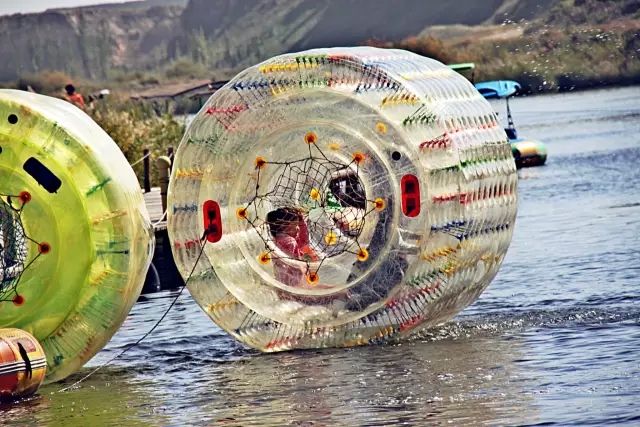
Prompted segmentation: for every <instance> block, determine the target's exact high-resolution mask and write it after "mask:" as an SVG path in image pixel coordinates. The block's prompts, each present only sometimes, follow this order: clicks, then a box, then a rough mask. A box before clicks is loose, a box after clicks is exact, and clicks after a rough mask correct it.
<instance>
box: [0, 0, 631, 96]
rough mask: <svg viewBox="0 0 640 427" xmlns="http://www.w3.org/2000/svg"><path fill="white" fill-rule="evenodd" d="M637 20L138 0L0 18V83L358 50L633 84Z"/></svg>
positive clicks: (454, 9)
mask: <svg viewBox="0 0 640 427" xmlns="http://www.w3.org/2000/svg"><path fill="white" fill-rule="evenodd" d="M639 22H640V0H484V1H482V2H480V1H476V0H459V1H456V2H443V1H441V0H394V1H391V0H348V1H347V0H242V1H240V0H146V1H137V2H131V3H126V4H110V5H103V6H92V7H84V8H77V9H57V10H50V11H47V12H44V13H41V14H30V15H13V16H5V17H0V40H2V41H4V43H0V54H2V55H3V57H5V58H11V61H4V62H2V63H0V82H9V81H15V80H16V79H18V78H19V77H25V76H26V77H29V75H34V74H42V73H43V72H45V71H47V70H54V71H62V72H63V73H65V74H67V75H69V76H72V77H75V78H83V79H85V80H92V81H106V80H108V81H111V82H117V84H128V85H130V86H131V85H132V86H134V87H138V88H139V87H140V86H146V85H149V84H151V85H153V84H158V83H160V82H164V81H166V80H167V79H169V80H184V79H202V78H213V76H214V75H215V76H216V77H217V78H224V77H226V76H228V75H229V74H230V73H231V74H233V71H234V70H238V69H239V68H242V67H246V66H249V65H252V64H255V63H256V62H259V61H262V60H264V59H266V58H269V57H271V56H274V55H277V54H280V53H284V52H292V51H298V50H304V49H309V48H314V47H321V46H345V45H361V44H367V43H368V44H375V45H379V46H399V47H402V48H406V49H410V50H416V51H417V52H419V53H422V54H427V55H432V56H434V57H436V58H439V59H441V60H442V61H445V62H456V61H474V62H477V63H478V64H479V65H480V66H481V67H480V70H479V72H480V75H482V76H485V77H487V76H493V77H509V76H512V77H514V78H515V77H518V78H520V79H524V80H526V81H530V82H531V85H535V84H538V83H541V84H542V83H544V82H545V81H547V80H549V81H557V80H558V79H559V78H560V77H562V76H564V77H566V78H565V81H569V82H570V83H571V82H573V81H574V80H575V76H576V75H582V76H583V77H584V76H588V78H589V79H591V80H589V81H592V80H593V79H595V80H593V81H595V82H596V83H595V84H597V81H598V76H600V75H603V76H605V77H606V79H609V81H614V80H616V79H617V78H618V77H620V76H623V77H624V79H626V80H625V81H627V80H629V79H631V80H632V81H634V80H633V79H635V77H634V76H635V75H636V70H637V68H638V66H637V65H636V64H637V63H638V62H639V61H638V60H637V51H636V50H634V49H635V45H636V43H637V42H636V40H638V39H639V37H638V36H637V31H636V27H637V26H638V23H639ZM523 37H524V38H523ZM434 38H436V39H439V40H435V41H434V40H433V39H434ZM578 43H581V44H580V45H579V44H578ZM425 46H426V47H425ZM434 46H435V48H436V51H435V52H434V51H433V49H434ZM545 55H547V56H545ZM538 61H540V63H539V62H538ZM587 63H589V64H590V66H589V67H585V64H587ZM594 65H595V66H594ZM49 74H51V73H49ZM586 78H587V77H584V79H586ZM61 79H67V78H66V77H65V76H60V75H58V76H57V77H56V81H58V80H61ZM27 80H28V79H27ZM585 81H586V80H585ZM571 84H573V83H571ZM56 85H57V83H56ZM538 86H540V85H538Z"/></svg>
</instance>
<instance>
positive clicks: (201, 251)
mask: <svg viewBox="0 0 640 427" xmlns="http://www.w3.org/2000/svg"><path fill="white" fill-rule="evenodd" d="M165 214H166V211H165ZM163 217H164V215H163ZM206 237H207V232H206V231H205V234H204V236H203V238H202V240H201V242H200V244H201V249H200V253H199V254H198V257H197V258H196V262H195V264H194V265H193V269H191V272H190V273H189V276H187V280H185V282H184V285H183V286H182V287H181V288H180V291H179V292H178V295H176V297H175V298H174V300H173V301H172V302H171V304H170V305H169V308H167V310H166V311H165V312H164V314H163V315H162V317H160V319H159V320H158V321H157V322H156V324H155V325H153V327H152V328H151V329H149V331H148V332H147V333H145V334H144V335H143V336H142V337H141V338H139V339H138V340H137V341H136V342H134V343H133V344H131V345H130V346H129V347H127V348H125V349H124V350H122V351H121V352H120V353H118V354H117V355H115V356H114V357H112V358H111V359H109V360H107V361H106V362H105V363H103V364H102V365H100V366H98V367H97V368H95V369H94V370H93V371H91V372H89V373H88V374H87V375H86V376H84V377H83V378H81V379H80V380H78V381H76V382H75V383H73V384H71V385H70V386H68V387H65V388H63V389H61V390H58V393H62V392H64V391H67V390H69V389H71V388H74V387H76V386H77V385H79V384H80V383H81V382H83V381H85V380H86V379H87V378H89V377H90V376H91V375H93V374H95V373H96V372H98V371H99V370H100V369H102V368H104V367H105V366H107V365H108V364H110V363H111V362H113V361H114V360H116V359H117V358H119V357H121V356H122V355H123V354H125V353H126V352H127V351H129V350H131V349H132V348H134V347H136V346H137V345H138V344H140V343H141V342H142V341H143V340H144V339H145V338H147V337H148V336H149V335H151V333H152V332H153V331H155V330H156V328H157V327H158V326H160V323H162V321H163V320H164V319H165V317H167V315H168V314H169V311H171V309H172V308H173V306H174V305H175V304H176V302H178V298H180V295H182V291H184V289H185V288H186V287H187V285H188V284H189V280H190V279H191V276H192V275H193V273H194V272H195V271H196V267H197V266H198V263H199V262H200V258H201V257H202V254H203V253H204V248H205V246H206V242H207V240H206Z"/></svg>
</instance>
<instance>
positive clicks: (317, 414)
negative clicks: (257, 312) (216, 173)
mask: <svg viewBox="0 0 640 427" xmlns="http://www.w3.org/2000/svg"><path fill="white" fill-rule="evenodd" d="M511 106H512V111H513V114H514V119H515V121H516V125H518V131H519V133H520V134H521V135H523V136H528V137H531V138H538V139H540V140H542V141H544V142H545V143H546V144H547V147H548V150H549V160H548V163H547V165H546V166H544V167H540V168H531V169H527V170H522V171H520V178H521V179H520V185H519V193H520V206H519V213H518V220H517V224H516V229H515V234H514V238H513V243H512V244H511V247H510V249H509V253H508V255H507V257H506V259H505V261H504V264H503V266H502V269H501V270H500V272H499V273H498V276H497V278H496V279H495V281H494V282H493V283H492V285H491V286H490V287H489V289H488V290H487V292H485V293H484V294H483V296H482V297H481V298H480V299H479V300H478V301H477V302H476V304H474V305H473V306H471V307H470V308H468V309H467V310H465V311H464V312H463V313H461V314H460V315H459V316H458V317H457V318H456V319H455V320H454V321H452V322H450V323H449V324H447V325H444V326H442V327H440V328H439V329H437V330H434V331H430V332H429V333H425V334H424V339H421V340H418V341H415V342H411V343H404V344H401V345H393V346H392V345H386V346H378V347H363V348H353V349H346V350H345V349H340V350H325V351H308V352H291V353H283V354H271V355H262V354H259V353H258V352H256V351H253V350H250V349H247V348H245V347H244V346H242V345H240V344H238V343H237V342H236V341H234V340H233V339H231V338H229V337H228V336H227V335H226V334H225V333H224V332H222V331H221V330H220V329H218V328H217V327H216V326H215V325H214V324H213V323H212V322H211V321H210V320H209V319H208V318H207V317H206V316H205V314H204V313H203V312H201V311H200V309H199V308H198V306H197V305H196V304H195V303H194V302H193V301H192V300H191V299H190V297H189V295H188V292H187V291H185V292H184V294H183V295H181V296H180V298H179V300H178V302H177V304H176V306H174V308H173V309H172V310H171V312H170V313H169V315H168V316H167V318H166V319H165V321H164V322H163V323H162V324H161V326H160V327H159V328H158V329H157V330H156V331H155V332H154V333H153V334H152V335H151V336H149V337H148V338H147V339H146V340H145V341H143V342H142V343H141V344H140V345H138V346H137V347H135V348H134V349H132V350H131V351H129V352H128V353H126V354H125V355H124V356H122V357H121V358H119V359H117V360H116V361H115V362H113V363H111V364H110V365H108V366H107V367H105V368H103V369H102V370H100V371H98V372H97V373H96V374H95V375H93V376H92V377H90V378H89V379H88V380H86V381H84V382H83V383H82V384H81V385H80V387H79V388H77V389H73V390H71V391H68V392H64V393H57V390H59V389H60V388H62V387H63V386H65V385H69V384H71V383H72V382H73V381H75V380H78V379H79V378H81V377H82V376H83V375H85V374H86V373H87V372H89V370H90V368H91V367H95V366H98V365H99V364H101V363H103V362H105V361H106V360H108V359H109V358H111V357H112V356H114V355H115V354H116V353H117V352H120V351H121V350H122V349H123V348H125V347H126V346H127V345H128V344H129V343H132V342H134V341H135V340H137V339H138V338H139V337H140V336H142V335H143V334H144V333H145V332H146V331H147V330H148V329H149V328H151V327H152V326H153V324H154V323H155V322H156V321H157V319H158V318H159V317H160V316H161V315H162V313H163V312H164V311H165V310H166V309H167V307H168V306H169V304H170V303H171V302H172V300H173V298H174V296H175V293H162V294H155V295H152V296H150V297H149V298H147V299H146V300H142V301H140V302H139V303H138V304H137V305H136V306H135V307H134V309H133V311H132V313H131V316H130V317H129V318H128V319H127V321H126V322H125V324H124V325H123V327H122V329H121V330H120V331H119V332H118V333H117V334H116V336H115V337H114V338H113V340H112V341H111V342H110V344H109V345H108V347H107V348H105V349H104V350H103V351H102V352H101V353H100V354H99V355H98V356H97V357H96V358H94V359H93V360H92V361H91V362H90V364H89V365H88V366H87V367H85V368H84V369H83V370H82V371H81V372H79V373H78V374H77V375H75V376H74V377H73V378H70V379H68V380H67V381H65V382H64V383H63V384H54V385H49V386H46V387H43V388H42V389H41V390H40V392H39V394H38V396H36V397H34V398H32V399H30V400H28V401H26V402H22V403H20V404H14V405H10V406H3V407H0V425H16V426H38V427H48V426H52V427H53V426H55V427H60V426H74V427H75V426H91V427H100V426H118V427H126V426H212V425H221V426H271V425H273V426H287V425H291V426H381V425H447V426H449V425H451V426H476V425H478V426H481V425H487V426H498V425H562V426H568V425H575V426H589V425H598V426H602V425H629V426H638V425H640V361H639V358H638V355H639V354H640V303H639V301H640V88H639V87H636V88H630V89H616V90H599V91H591V92H582V93H572V94H566V95H553V96H539V97H532V98H519V99H515V100H513V101H512V103H511ZM495 108H496V109H497V110H498V111H499V112H500V113H501V116H502V117H503V118H504V104H503V103H501V102H496V103H495Z"/></svg>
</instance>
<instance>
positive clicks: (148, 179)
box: [142, 148, 151, 193]
mask: <svg viewBox="0 0 640 427" xmlns="http://www.w3.org/2000/svg"><path fill="white" fill-rule="evenodd" d="M142 153H143V154H144V160H143V161H142V164H143V165H144V192H145V193H148V192H150V191H151V172H150V169H151V167H150V159H149V149H148V148H145V149H144V150H143V151H142Z"/></svg>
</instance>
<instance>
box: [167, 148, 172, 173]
mask: <svg viewBox="0 0 640 427" xmlns="http://www.w3.org/2000/svg"><path fill="white" fill-rule="evenodd" d="M167 155H168V156H169V160H171V165H169V175H171V169H172V167H173V147H169V148H167Z"/></svg>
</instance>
